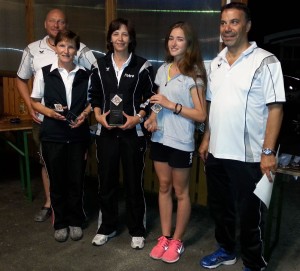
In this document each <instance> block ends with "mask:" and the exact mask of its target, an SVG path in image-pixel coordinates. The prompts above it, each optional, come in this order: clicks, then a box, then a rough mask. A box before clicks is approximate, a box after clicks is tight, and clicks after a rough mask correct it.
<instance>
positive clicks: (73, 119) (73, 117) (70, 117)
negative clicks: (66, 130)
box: [66, 111, 77, 124]
mask: <svg viewBox="0 0 300 271" xmlns="http://www.w3.org/2000/svg"><path fill="white" fill-rule="evenodd" d="M66 120H67V122H69V123H70V124H75V123H76V122H77V116H76V115H75V114H74V113H72V112H71V111H68V112H67V114H66Z"/></svg>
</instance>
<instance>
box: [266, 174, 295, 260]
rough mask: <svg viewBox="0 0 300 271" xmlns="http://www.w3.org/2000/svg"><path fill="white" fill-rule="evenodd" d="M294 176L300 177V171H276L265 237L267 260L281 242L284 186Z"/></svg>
mask: <svg viewBox="0 0 300 271" xmlns="http://www.w3.org/2000/svg"><path fill="white" fill-rule="evenodd" d="M293 176H294V177H299V176H300V170H297V169H290V168H278V169H277V170H276V175H275V179H274V184H273V191H272V196H271V201H270V206H269V210H268V215H267V219H266V228H265V235H264V237H265V238H264V243H265V249H264V255H265V258H266V260H269V259H270V257H271V254H272V252H273V250H274V248H275V246H276V245H277V243H278V240H279V233H280V225H281V214H282V204H283V192H284V191H283V188H284V184H286V183H288V182H290V181H291V180H292V179H293ZM274 222H275V223H274ZM272 236H273V237H272Z"/></svg>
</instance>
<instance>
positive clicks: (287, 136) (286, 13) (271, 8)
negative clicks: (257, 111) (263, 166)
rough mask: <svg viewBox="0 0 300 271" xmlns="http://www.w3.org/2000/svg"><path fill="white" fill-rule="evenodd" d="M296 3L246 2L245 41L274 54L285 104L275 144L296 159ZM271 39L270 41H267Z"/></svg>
mask: <svg viewBox="0 0 300 271" xmlns="http://www.w3.org/2000/svg"><path fill="white" fill-rule="evenodd" d="M296 4H297V2H296V1H291V0H290V1H280V2H279V1H276V2H275V1H270V0H268V1H266V0H248V6H249V8H250V10H251V15H252V28H251V30H250V33H249V40H250V41H251V40H254V41H256V42H257V44H258V46H260V47H262V48H263V49H266V50H268V51H270V52H272V53H274V54H275V55H276V56H277V58H278V59H279V60H280V62H281V65H282V71H283V74H284V76H285V77H284V83H285V92H286V103H285V104H284V106H283V109H284V118H283V123H282V126H281V132H280V136H279V140H278V143H279V144H280V152H282V153H289V154H293V155H297V156H299V155H300V80H299V78H300V12H299V9H298V8H297V7H296ZM270 35H273V36H274V37H273V39H270Z"/></svg>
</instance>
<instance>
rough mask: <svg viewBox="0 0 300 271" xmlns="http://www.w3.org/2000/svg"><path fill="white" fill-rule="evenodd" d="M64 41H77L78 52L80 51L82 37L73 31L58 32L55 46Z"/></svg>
mask: <svg viewBox="0 0 300 271" xmlns="http://www.w3.org/2000/svg"><path fill="white" fill-rule="evenodd" d="M63 40H72V41H75V46H76V50H77V51H78V50H79V48H80V37H79V36H78V35H77V34H76V33H74V32H73V31H71V30H65V31H60V32H58V34H57V36H56V37H55V40H54V44H55V46H56V45H57V44H58V43H59V42H60V41H63Z"/></svg>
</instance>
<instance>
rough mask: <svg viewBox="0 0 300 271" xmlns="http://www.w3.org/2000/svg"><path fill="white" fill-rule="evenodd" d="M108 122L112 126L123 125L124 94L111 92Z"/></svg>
mask: <svg viewBox="0 0 300 271" xmlns="http://www.w3.org/2000/svg"><path fill="white" fill-rule="evenodd" d="M108 124H109V125H110V126H121V125H123V94H110V114H109V115H108Z"/></svg>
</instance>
